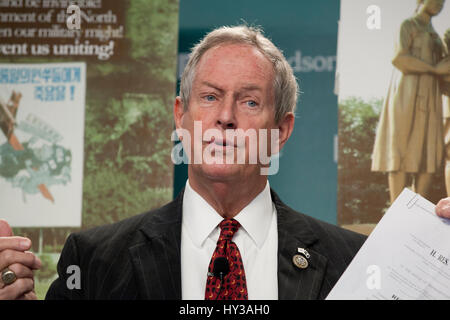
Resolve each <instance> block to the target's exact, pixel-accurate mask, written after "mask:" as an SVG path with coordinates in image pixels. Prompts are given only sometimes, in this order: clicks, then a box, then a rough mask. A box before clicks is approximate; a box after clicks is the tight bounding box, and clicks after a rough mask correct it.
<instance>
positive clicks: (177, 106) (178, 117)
mask: <svg viewBox="0 0 450 320" xmlns="http://www.w3.org/2000/svg"><path fill="white" fill-rule="evenodd" d="M183 115H184V106H183V101H182V100H181V97H180V96H177V97H176V98H175V103H174V105H173V118H174V120H175V128H176V129H181V128H182V123H183Z"/></svg>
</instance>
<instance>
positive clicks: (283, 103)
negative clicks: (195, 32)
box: [180, 25, 299, 123]
mask: <svg viewBox="0 0 450 320" xmlns="http://www.w3.org/2000/svg"><path fill="white" fill-rule="evenodd" d="M225 43H230V44H247V45H251V46H254V47H256V48H257V49H258V50H259V51H260V52H261V53H262V54H264V56H266V57H267V58H268V59H269V61H271V62H272V64H273V69H274V74H275V79H274V94H275V121H276V122H277V123H278V122H279V121H280V120H281V119H282V117H283V116H284V115H285V114H286V113H287V112H294V111H295V107H296V105H297V96H298V92H299V88H298V84H297V80H296V79H295V76H294V73H293V71H292V68H291V66H290V64H289V63H288V62H287V61H286V58H285V57H284V56H283V53H282V52H281V51H280V49H278V48H277V47H276V46H275V45H274V44H273V43H272V42H271V41H270V40H269V39H267V38H266V37H265V36H264V35H263V32H262V30H261V29H259V28H256V27H249V26H245V25H241V26H235V27H221V28H218V29H215V30H213V31H211V32H210V33H208V34H207V35H206V36H205V37H204V38H203V39H202V40H201V41H200V42H199V43H198V44H197V45H195V46H194V47H193V48H192V51H191V54H190V56H189V60H188V63H187V64H186V68H185V69H184V71H183V75H182V76H181V83H180V97H181V100H182V102H183V105H184V109H185V110H186V109H187V107H188V105H189V99H190V94H191V89H192V83H193V82H194V77H195V70H196V68H197V65H198V62H199V61H200V58H201V57H202V56H203V54H204V53H205V52H206V51H207V50H209V49H211V48H213V47H216V46H218V45H221V44H225Z"/></svg>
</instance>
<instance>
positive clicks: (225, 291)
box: [205, 219, 248, 300]
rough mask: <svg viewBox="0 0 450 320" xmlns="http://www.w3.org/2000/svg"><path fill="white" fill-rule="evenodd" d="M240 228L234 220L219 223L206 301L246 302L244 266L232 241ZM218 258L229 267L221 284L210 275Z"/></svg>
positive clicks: (207, 282)
mask: <svg viewBox="0 0 450 320" xmlns="http://www.w3.org/2000/svg"><path fill="white" fill-rule="evenodd" d="M240 226H241V225H240V224H239V222H238V221H236V220H234V219H225V220H223V221H222V222H221V223H220V236H219V240H217V246H216V250H214V253H213V256H212V258H211V262H210V263H209V268H208V279H207V280H206V291H205V299H206V300H248V294H247V282H246V279H245V271H244V265H243V263H242V258H241V254H240V252H239V249H238V247H237V246H236V243H234V242H233V241H232V239H233V236H234V234H235V232H236V231H237V230H238V229H239V227H240ZM218 257H224V258H226V259H227V261H228V264H229V267H230V271H229V273H228V274H227V275H225V277H224V278H223V281H222V282H221V281H220V278H218V277H215V276H214V275H212V272H213V266H214V260H215V259H216V258H218Z"/></svg>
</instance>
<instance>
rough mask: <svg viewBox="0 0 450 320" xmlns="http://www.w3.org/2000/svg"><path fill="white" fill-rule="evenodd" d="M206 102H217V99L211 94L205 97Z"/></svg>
mask: <svg viewBox="0 0 450 320" xmlns="http://www.w3.org/2000/svg"><path fill="white" fill-rule="evenodd" d="M205 100H206V101H216V97H214V96H213V95H210V94H209V95H207V96H205Z"/></svg>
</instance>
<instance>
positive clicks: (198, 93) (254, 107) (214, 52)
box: [175, 44, 278, 180]
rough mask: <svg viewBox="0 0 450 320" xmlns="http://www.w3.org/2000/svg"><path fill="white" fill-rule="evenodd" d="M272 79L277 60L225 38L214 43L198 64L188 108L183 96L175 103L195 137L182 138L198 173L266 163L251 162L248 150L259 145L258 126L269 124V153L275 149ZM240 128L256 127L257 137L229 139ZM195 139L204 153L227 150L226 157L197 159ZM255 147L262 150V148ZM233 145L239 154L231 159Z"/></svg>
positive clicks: (249, 172) (254, 170) (250, 172)
mask: <svg viewBox="0 0 450 320" xmlns="http://www.w3.org/2000/svg"><path fill="white" fill-rule="evenodd" d="M273 79H274V70H273V66H272V63H271V62H270V61H269V60H268V59H267V58H266V57H265V56H264V55H263V54H262V53H261V52H260V51H258V50H257V49H256V48H254V47H251V46H247V45H242V44H224V45H221V46H217V47H214V48H212V49H209V50H208V51H207V52H206V53H205V54H204V55H203V56H202V58H201V59H200V61H199V63H198V65H197V69H196V73H195V78H194V82H193V84H192V90H191V95H190V100H189V106H188V108H187V110H186V111H185V112H184V111H182V106H181V100H180V98H177V102H176V105H175V118H176V121H177V128H183V129H185V130H187V131H188V132H189V133H190V137H191V143H190V144H189V142H187V141H186V139H183V144H184V148H185V150H189V151H188V154H189V155H188V156H189V158H190V169H191V170H192V171H193V172H194V173H195V174H201V175H203V176H206V177H209V178H210V179H211V178H212V179H218V180H224V179H225V180H226V179H233V178H235V177H240V178H243V177H252V176H255V175H259V174H260V168H261V166H262V165H261V163H256V164H255V163H253V164H250V163H249V152H250V151H251V150H253V151H254V150H255V147H256V146H255V144H256V145H259V140H260V139H262V138H261V137H260V136H259V129H266V130H267V131H268V134H267V136H266V137H263V139H266V140H267V143H266V145H267V146H268V149H269V150H268V152H269V155H270V153H271V151H270V145H271V143H270V142H271V140H270V139H271V135H270V129H278V125H277V124H276V123H275V109H274V89H273ZM177 105H178V107H177ZM194 121H195V122H197V125H198V122H200V123H201V135H200V136H199V135H198V134H197V136H196V135H195V134H194ZM211 129H215V130H214V131H212V130H211ZM239 129H241V130H242V131H243V132H248V131H247V130H249V129H250V131H252V130H253V131H254V132H256V133H257V139H256V141H255V140H254V139H252V141H250V140H251V139H249V137H246V138H245V143H244V144H239V142H238V139H233V141H229V140H228V141H226V134H227V133H228V134H230V133H236V132H237V131H239ZM197 130H198V129H197ZM207 131H210V132H216V133H218V132H220V133H221V134H222V136H223V139H222V141H221V139H220V138H217V137H216V136H211V135H210V136H208V135H207V134H206V135H205V132H207ZM242 131H241V132H242ZM197 132H198V131H197ZM241 136H242V135H241ZM196 139H197V140H196ZM193 144H194V145H196V144H197V146H199V148H198V149H197V151H199V150H201V153H202V154H203V155H205V154H206V155H215V156H216V159H217V158H220V154H223V155H224V156H223V157H222V158H223V163H222V164H221V163H206V162H207V161H205V159H202V161H201V163H199V164H194V159H193V152H194V151H193V146H192V145H193ZM256 150H258V151H257V152H260V150H259V148H256ZM230 151H233V154H234V157H233V159H232V160H233V161H231V163H230V161H227V159H226V154H227V153H228V154H229V153H230ZM242 151H243V152H245V161H244V163H242V162H241V163H238V160H237V155H238V152H242ZM241 154H242V153H241ZM217 155H219V157H217ZM228 160H229V159H228ZM216 162H217V161H216Z"/></svg>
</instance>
